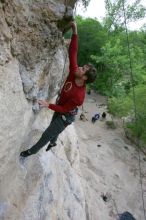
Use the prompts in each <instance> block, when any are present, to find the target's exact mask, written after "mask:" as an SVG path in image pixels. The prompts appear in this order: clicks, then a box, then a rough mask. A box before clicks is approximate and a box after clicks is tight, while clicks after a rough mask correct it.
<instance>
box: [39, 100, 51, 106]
mask: <svg viewBox="0 0 146 220" xmlns="http://www.w3.org/2000/svg"><path fill="white" fill-rule="evenodd" d="M38 104H39V105H40V107H48V106H49V103H48V102H47V101H46V100H38Z"/></svg>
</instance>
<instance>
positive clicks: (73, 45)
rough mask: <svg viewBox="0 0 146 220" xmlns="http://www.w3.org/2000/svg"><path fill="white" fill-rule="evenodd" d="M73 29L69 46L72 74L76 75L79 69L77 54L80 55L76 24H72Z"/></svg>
mask: <svg viewBox="0 0 146 220" xmlns="http://www.w3.org/2000/svg"><path fill="white" fill-rule="evenodd" d="M70 26H71V28H72V38H71V42H70V46H69V61H70V73H75V72H76V71H77V69H78V64H77V53H78V36H77V25H76V22H74V21H72V22H70Z"/></svg>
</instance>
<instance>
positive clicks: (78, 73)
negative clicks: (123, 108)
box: [20, 21, 97, 157]
mask: <svg viewBox="0 0 146 220" xmlns="http://www.w3.org/2000/svg"><path fill="white" fill-rule="evenodd" d="M70 28H71V29H72V38H71V42H70V45H69V61H70V66H69V75H68V77H67V79H66V81H65V83H64V86H63V88H62V90H61V93H60V97H59V99H58V101H57V103H56V104H51V103H48V102H47V101H46V100H39V101H38V103H39V105H40V106H41V107H46V108H49V109H52V110H53V111H55V112H54V115H53V117H52V121H51V123H50V125H49V127H48V128H47V129H46V130H45V131H44V133H43V134H42V136H41V138H40V140H39V141H38V142H37V143H36V144H35V145H34V146H32V147H31V148H30V149H28V150H26V151H22V152H21V153H20V156H22V157H28V156H30V155H32V154H36V153H37V152H38V151H39V150H40V149H41V148H42V147H43V146H45V145H46V144H47V143H48V142H50V143H49V145H48V147H47V149H46V151H48V150H50V149H51V148H52V147H54V146H56V141H57V138H58V136H59V134H60V133H61V132H62V131H63V130H64V129H65V128H66V127H67V126H68V125H70V124H71V123H72V122H73V121H74V120H75V115H76V114H77V112H78V106H81V105H82V104H83V101H84V98H85V93H86V84H87V83H92V82H93V81H94V80H95V78H96V75H97V71H96V69H95V67H94V66H93V65H92V64H86V65H84V66H82V67H78V64H77V52H78V36H77V25H76V22H75V21H72V22H70Z"/></svg>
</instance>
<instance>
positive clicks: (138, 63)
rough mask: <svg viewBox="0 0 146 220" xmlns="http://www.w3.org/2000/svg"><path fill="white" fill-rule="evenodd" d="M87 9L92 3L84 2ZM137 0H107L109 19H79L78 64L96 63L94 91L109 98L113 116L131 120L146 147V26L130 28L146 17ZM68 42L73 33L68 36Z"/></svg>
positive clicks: (134, 133)
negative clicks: (135, 28)
mask: <svg viewBox="0 0 146 220" xmlns="http://www.w3.org/2000/svg"><path fill="white" fill-rule="evenodd" d="M83 2H84V5H85V6H87V5H88V3H89V1H83ZM140 2H141V1H140V0H136V1H134V2H133V4H131V5H129V3H128V0H116V1H114V0H105V5H106V16H105V18H104V19H103V21H102V22H99V21H98V20H97V19H91V18H86V19H85V18H83V17H81V16H77V17H76V22H77V25H78V35H79V52H78V63H79V65H81V66H82V65H84V64H86V63H89V62H90V63H93V64H94V65H95V66H96V68H97V70H98V73H99V76H98V78H97V79H96V81H95V83H94V84H93V85H91V88H92V89H94V90H96V91H97V92H99V93H101V94H103V95H106V96H108V109H109V112H110V113H112V114H113V115H115V116H118V117H128V118H130V120H128V122H127V123H125V124H124V126H125V128H127V129H129V130H130V132H131V135H133V136H134V137H137V139H138V140H139V141H140V145H141V146H145V144H146V24H145V25H143V27H142V28H141V29H140V30H136V31H130V30H127V34H128V35H127V34H126V26H127V25H128V23H129V22H131V21H138V20H139V19H141V18H144V17H145V15H146V9H145V8H144V6H142V5H141V4H140ZM65 37H66V38H69V37H70V33H66V35H65Z"/></svg>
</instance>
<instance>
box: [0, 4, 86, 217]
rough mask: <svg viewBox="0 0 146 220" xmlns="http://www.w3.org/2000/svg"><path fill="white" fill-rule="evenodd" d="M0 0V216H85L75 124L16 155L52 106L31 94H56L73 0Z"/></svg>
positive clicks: (65, 67)
mask: <svg viewBox="0 0 146 220" xmlns="http://www.w3.org/2000/svg"><path fill="white" fill-rule="evenodd" d="M64 2H67V1H63V0H55V1H52V0H39V1H38V0H1V1H0V15H1V16H0V124H1V126H0V161H1V163H0V219H2V220H16V219H17V220H24V219H25V220H30V219H31V220H33V219H34V220H59V219H60V220H67V219H73V220H77V219H79V218H80V219H85V218H86V217H85V199H84V194H83V191H82V186H81V183H80V179H79V175H80V170H79V152H78V144H77V137H76V133H75V130H74V127H73V126H70V128H69V129H66V131H65V132H64V133H63V134H62V135H61V136H60V138H59V140H58V146H57V147H56V148H55V149H53V150H52V151H50V152H49V153H46V152H45V149H43V150H41V151H40V153H39V154H37V155H34V156H32V157H31V159H26V160H25V161H19V153H20V151H22V150H24V149H26V148H28V146H31V145H32V144H34V143H35V141H36V140H38V138H39V137H40V135H41V133H42V132H43V131H44V129H45V128H46V127H47V125H48V124H49V121H50V119H51V115H52V112H51V111H50V110H43V109H42V110H39V111H37V113H36V111H34V110H36V109H37V104H36V99H39V98H43V99H45V98H53V97H55V95H56V94H57V92H58V90H59V88H60V86H61V85H62V82H63V80H64V78H65V77H66V74H67V70H68V62H67V60H68V56H67V49H66V48H65V46H64V42H63V37H62V29H63V28H64V26H65V25H66V24H67V22H68V21H69V19H70V17H71V16H72V13H73V7H74V4H75V2H76V1H75V0H74V1H68V2H70V3H69V4H68V5H65V3H64Z"/></svg>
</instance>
